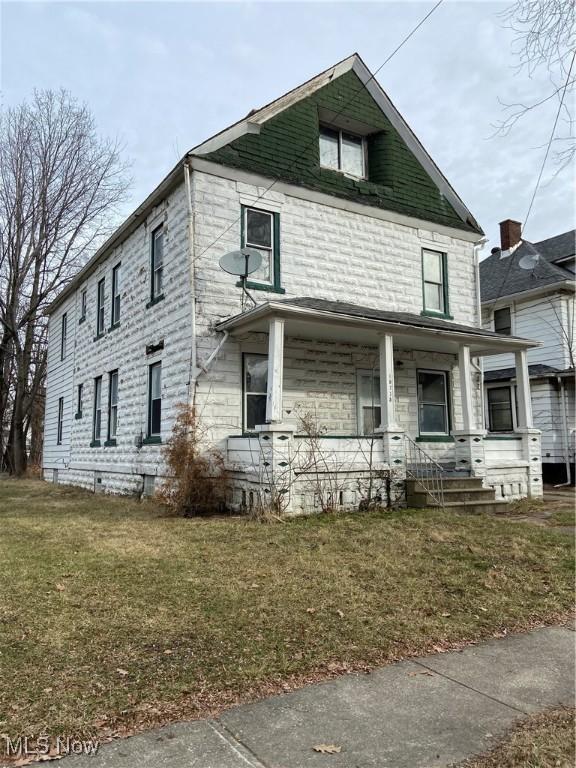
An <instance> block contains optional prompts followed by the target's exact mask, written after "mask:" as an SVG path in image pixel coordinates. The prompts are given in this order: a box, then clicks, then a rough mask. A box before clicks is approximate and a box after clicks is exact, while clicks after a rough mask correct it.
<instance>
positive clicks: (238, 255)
mask: <svg viewBox="0 0 576 768" xmlns="http://www.w3.org/2000/svg"><path fill="white" fill-rule="evenodd" d="M218 263H219V264H220V268H221V269H223V270H224V272H227V273H228V274H229V275H237V276H238V277H239V278H240V285H241V287H242V309H244V297H245V296H247V297H248V298H249V299H250V301H251V302H252V304H253V305H254V306H256V300H255V299H254V298H253V297H252V296H251V295H250V294H249V293H248V291H247V289H246V280H247V278H248V275H251V274H252V272H256V270H257V269H260V266H261V265H262V254H261V253H260V251H257V250H256V249H255V248H241V249H240V250H239V251H231V252H230V253H225V254H224V256H222V257H221V258H220V261H219V262H218Z"/></svg>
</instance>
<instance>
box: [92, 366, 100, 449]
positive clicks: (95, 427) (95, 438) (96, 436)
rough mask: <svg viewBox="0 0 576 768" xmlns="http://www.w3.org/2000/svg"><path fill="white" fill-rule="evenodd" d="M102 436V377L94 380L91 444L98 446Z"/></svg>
mask: <svg viewBox="0 0 576 768" xmlns="http://www.w3.org/2000/svg"><path fill="white" fill-rule="evenodd" d="M101 435H102V376H98V378H97V379H94V417H93V419H92V442H93V443H97V444H98V445H100V437H101Z"/></svg>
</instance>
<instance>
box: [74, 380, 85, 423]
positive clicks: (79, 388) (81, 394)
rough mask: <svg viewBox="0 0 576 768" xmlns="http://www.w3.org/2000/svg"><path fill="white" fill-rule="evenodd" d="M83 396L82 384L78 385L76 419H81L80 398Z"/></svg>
mask: <svg viewBox="0 0 576 768" xmlns="http://www.w3.org/2000/svg"><path fill="white" fill-rule="evenodd" d="M83 396H84V384H78V390H77V395H76V418H77V419H81V418H82V398H83Z"/></svg>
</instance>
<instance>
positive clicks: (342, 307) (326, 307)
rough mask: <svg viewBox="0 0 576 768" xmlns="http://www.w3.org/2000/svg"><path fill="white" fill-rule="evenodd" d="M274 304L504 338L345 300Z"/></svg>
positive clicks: (305, 298)
mask: <svg viewBox="0 0 576 768" xmlns="http://www.w3.org/2000/svg"><path fill="white" fill-rule="evenodd" d="M274 304H286V305H289V306H293V307H302V308H304V309H313V310H314V309H315V310H319V311H321V312H332V313H335V314H339V315H350V316H352V317H361V318H364V319H367V320H381V321H383V322H387V323H398V324H400V325H411V326H415V327H418V328H431V329H434V330H443V331H456V332H458V333H469V334H470V335H471V336H491V337H494V338H497V339H501V338H502V335H501V334H499V333H494V331H487V330H484V329H483V328H474V327H473V326H470V325H462V324H460V323H452V322H450V321H449V320H441V319H439V318H435V317H426V316H422V315H414V314H411V313H410V312H388V311H384V310H381V309H373V308H372V307H364V306H361V305H359V304H348V303H347V302H345V301H329V300H328V299H314V298H310V297H308V296H303V297H296V298H293V299H278V300H276V299H275V300H274ZM508 338H510V337H508Z"/></svg>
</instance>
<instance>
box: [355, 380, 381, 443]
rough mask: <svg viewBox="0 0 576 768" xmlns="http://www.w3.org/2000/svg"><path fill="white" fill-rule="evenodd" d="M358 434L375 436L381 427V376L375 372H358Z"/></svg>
mask: <svg viewBox="0 0 576 768" xmlns="http://www.w3.org/2000/svg"><path fill="white" fill-rule="evenodd" d="M356 391H357V405H358V414H357V418H358V432H359V434H361V435H373V434H374V432H375V431H376V429H377V428H378V427H379V426H380V421H381V416H382V411H381V409H380V376H377V375H375V374H374V372H373V371H358V378H357V384H356Z"/></svg>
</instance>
